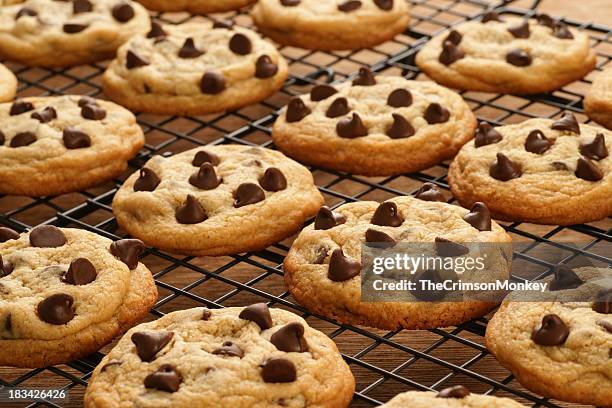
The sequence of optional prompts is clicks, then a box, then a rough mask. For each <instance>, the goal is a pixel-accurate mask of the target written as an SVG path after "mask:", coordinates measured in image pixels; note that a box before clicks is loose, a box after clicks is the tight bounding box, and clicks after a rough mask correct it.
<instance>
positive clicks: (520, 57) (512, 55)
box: [506, 48, 531, 67]
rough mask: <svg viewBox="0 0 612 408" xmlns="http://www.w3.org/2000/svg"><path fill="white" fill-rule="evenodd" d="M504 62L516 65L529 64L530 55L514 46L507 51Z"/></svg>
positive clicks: (524, 65)
mask: <svg viewBox="0 0 612 408" xmlns="http://www.w3.org/2000/svg"><path fill="white" fill-rule="evenodd" d="M506 62H508V64H512V65H515V66H517V67H526V66H528V65H531V56H530V55H529V54H528V53H527V51H524V50H522V49H520V48H515V49H513V50H510V51H508V53H507V54H506Z"/></svg>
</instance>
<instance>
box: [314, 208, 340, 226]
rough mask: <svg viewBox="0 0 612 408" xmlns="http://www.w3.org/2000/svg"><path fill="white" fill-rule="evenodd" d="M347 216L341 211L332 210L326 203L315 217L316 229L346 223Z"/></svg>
mask: <svg viewBox="0 0 612 408" xmlns="http://www.w3.org/2000/svg"><path fill="white" fill-rule="evenodd" d="M345 222H346V217H345V216H344V215H342V214H340V213H339V212H335V211H332V210H331V209H330V208H329V207H328V206H326V205H324V206H323V207H321V208H320V209H319V212H318V213H317V216H316V217H315V222H314V229H316V230H326V229H330V228H333V227H335V226H336V225H340V224H344V223H345Z"/></svg>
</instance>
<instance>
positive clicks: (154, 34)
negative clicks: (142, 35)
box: [147, 21, 167, 38]
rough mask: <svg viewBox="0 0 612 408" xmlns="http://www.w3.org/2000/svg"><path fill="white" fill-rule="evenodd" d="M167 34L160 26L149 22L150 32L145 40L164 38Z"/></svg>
mask: <svg viewBox="0 0 612 408" xmlns="http://www.w3.org/2000/svg"><path fill="white" fill-rule="evenodd" d="M166 35H167V34H166V32H165V31H164V29H163V28H162V26H161V24H159V23H156V22H155V21H151V31H149V32H148V33H147V38H160V37H165V36H166Z"/></svg>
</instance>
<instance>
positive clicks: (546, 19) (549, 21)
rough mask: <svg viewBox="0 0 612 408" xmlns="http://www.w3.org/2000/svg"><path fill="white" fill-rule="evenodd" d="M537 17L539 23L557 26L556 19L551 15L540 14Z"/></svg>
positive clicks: (551, 26) (550, 26)
mask: <svg viewBox="0 0 612 408" xmlns="http://www.w3.org/2000/svg"><path fill="white" fill-rule="evenodd" d="M536 19H537V20H538V24H540V25H543V26H546V27H549V28H553V27H554V26H555V20H554V19H553V18H552V17H551V16H549V15H548V14H539V15H538V16H537V17H536Z"/></svg>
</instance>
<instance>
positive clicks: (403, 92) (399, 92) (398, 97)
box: [387, 88, 412, 108]
mask: <svg viewBox="0 0 612 408" xmlns="http://www.w3.org/2000/svg"><path fill="white" fill-rule="evenodd" d="M387 105H389V106H391V107H394V108H404V107H406V106H410V105H412V94H411V93H410V91H409V90H407V89H403V88H398V89H395V90H394V91H392V92H391V93H390V94H389V97H388V98H387Z"/></svg>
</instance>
